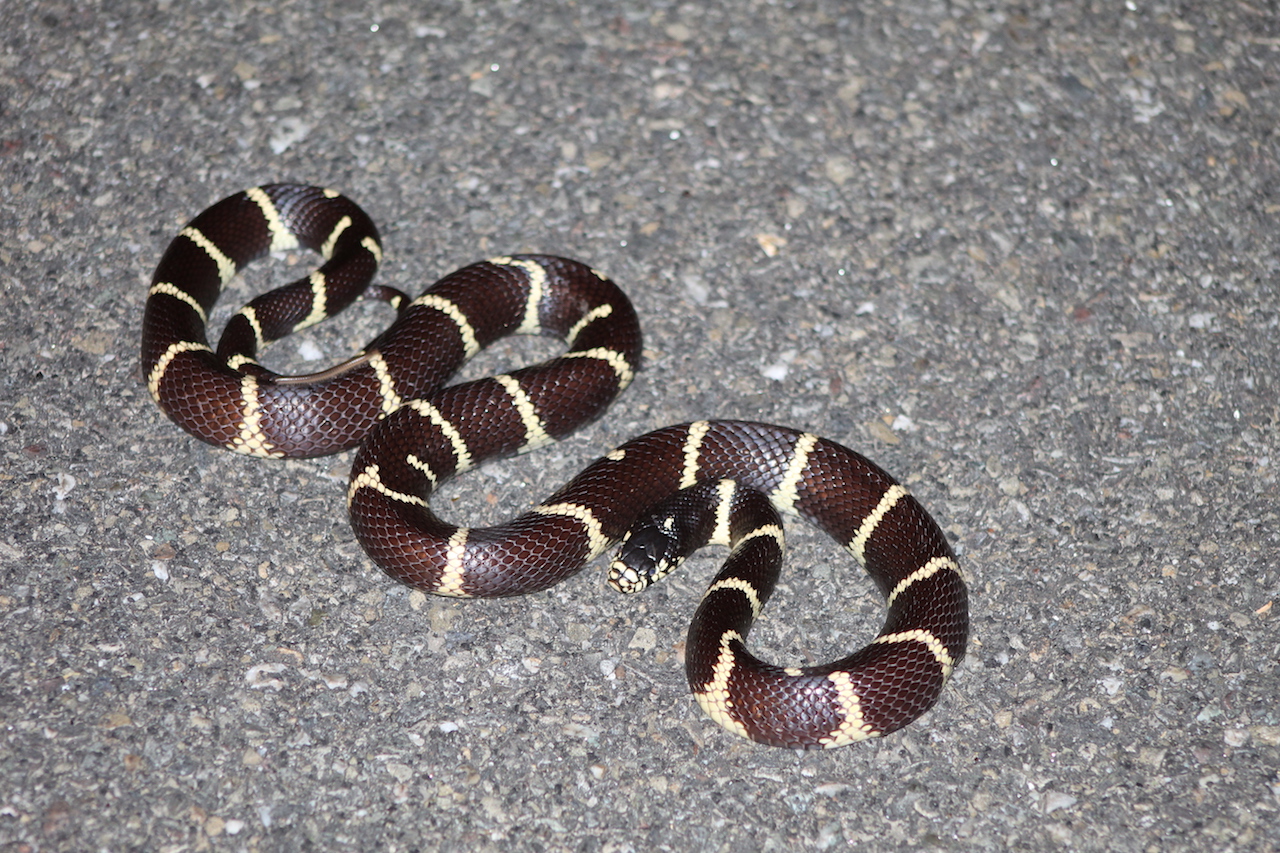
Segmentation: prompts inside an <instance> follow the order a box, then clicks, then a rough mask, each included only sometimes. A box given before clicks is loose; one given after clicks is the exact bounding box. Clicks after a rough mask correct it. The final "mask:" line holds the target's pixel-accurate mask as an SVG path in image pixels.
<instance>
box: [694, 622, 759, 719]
mask: <svg viewBox="0 0 1280 853" xmlns="http://www.w3.org/2000/svg"><path fill="white" fill-rule="evenodd" d="M734 640H737V641H739V642H741V641H742V635H741V634H739V633H738V632H737V631H725V632H724V634H722V635H721V637H720V656H719V657H718V658H716V665H715V667H714V668H713V669H712V674H711V681H710V682H708V683H707V684H706V685H705V686H703V685H697V686H695V687H694V691H693V696H694V698H695V699H697V700H698V704H699V705H701V706H702V710H704V711H706V712H707V716H709V717H710V718H711V719H713V720H715V721H716V722H717V723H719V724H720V725H722V726H724V727H725V728H726V729H728V730H729V731H731V732H733V733H734V734H736V735H741V736H742V737H747V727H746V726H744V725H743V724H742V723H740V722H738V719H737V717H736V715H735V713H734V710H733V701H732V700H731V699H729V678H730V676H732V675H733V667H734V664H735V659H734V655H733V650H732V649H730V648H729V643H731V642H732V641H734Z"/></svg>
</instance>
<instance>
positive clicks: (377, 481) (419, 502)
mask: <svg viewBox="0 0 1280 853" xmlns="http://www.w3.org/2000/svg"><path fill="white" fill-rule="evenodd" d="M361 489H373V490H374V491H375V492H378V493H379V494H382V495H385V496H386V497H389V498H391V500H393V501H399V502H400V503H406V504H413V505H414V506H426V505H427V502H426V501H424V500H423V499H422V498H420V497H418V496H417V495H408V494H405V493H404V492H397V491H394V490H392V489H389V488H387V486H385V485H383V482H382V478H381V477H380V476H379V475H378V466H377V465H367V466H365V469H364V470H363V471H361V472H360V473H359V474H356V475H355V476H354V477H352V478H351V485H349V486H348V487H347V506H351V501H352V500H354V499H355V496H356V492H358V491H360V490H361Z"/></svg>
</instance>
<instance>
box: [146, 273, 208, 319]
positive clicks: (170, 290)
mask: <svg viewBox="0 0 1280 853" xmlns="http://www.w3.org/2000/svg"><path fill="white" fill-rule="evenodd" d="M157 293H163V294H164V295H165V296H172V297H173V298H174V299H177V300H179V301H180V302H185V303H187V305H190V306H191V310H192V311H195V312H196V314H198V315H199V316H200V322H201V323H207V322H209V318H208V317H207V316H206V315H205V313H204V308H202V307H201V306H200V303H199V302H196V300H195V298H194V297H193V296H192V295H191V294H190V293H187V292H186V291H185V290H183V289H182V288H180V287H177V286H176V285H173V284H170V283H169V282H167V281H157V282H156V283H155V284H153V285H151V289H150V290H148V291H147V296H154V295H155V294H157Z"/></svg>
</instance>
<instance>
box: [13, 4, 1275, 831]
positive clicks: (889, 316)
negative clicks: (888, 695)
mask: <svg viewBox="0 0 1280 853" xmlns="http://www.w3.org/2000/svg"><path fill="white" fill-rule="evenodd" d="M1028 9H1034V11H1027V10H1028ZM1210 10H1212V11H1210ZM0 34H3V35H2V36H0V39H2V40H3V42H2V43H3V48H2V49H0V288H3V294H4V297H3V306H4V310H5V312H6V313H5V316H6V319H5V321H4V323H3V330H2V331H0V368H2V369H0V453H2V455H3V465H2V466H0V500H2V504H0V506H2V507H3V512H4V527H3V532H2V533H0V624H2V625H3V626H4V634H3V637H2V638H0V737H2V740H0V850H3V851H52V850H68V851H70V850H75V851H84V850H112V851H124V850H148V851H151V850H155V851H188V850H192V851H197V850H247V851H274V850H375V849H377V850H393V851H410V850H422V851H427V850H466V851H473V850H548V851H559V850H572V851H612V852H613V853H621V851H630V850H636V851H640V850H673V851H688V850H706V851H740V850H788V851H790V850H808V849H845V848H851V847H854V846H857V848H858V849H860V850H871V851H875V850H900V849H922V848H929V849H979V850H998V851H1005V850H1032V849H1037V850H1038V849H1051V848H1055V847H1061V848H1064V849H1079V850H1101V849H1107V850H1118V851H1148V850H1152V851H1154V850H1174V851H1178V850H1188V851H1191V850H1196V851H1199V850H1209V849H1212V850H1215V851H1232V850H1240V851H1244V850H1250V851H1253V850H1260V851H1265V850H1275V849H1277V847H1278V846H1280V815H1277V810H1278V809H1280V776H1278V775H1277V773H1278V767H1280V710H1278V708H1277V706H1278V704H1280V703H1278V701H1277V694H1278V693H1280V677H1278V674H1277V668H1278V667H1280V632H1277V628H1276V624H1277V623H1276V619H1277V613H1276V609H1275V608H1274V607H1273V602H1274V600H1275V599H1276V598H1277V597H1278V596H1280V569H1278V568H1277V565H1276V563H1277V561H1276V548H1277V545H1278V544H1280V534H1278V533H1277V522H1278V521H1280V511H1278V507H1280V501H1278V500H1277V494H1278V490H1277V480H1276V466H1277V464H1278V463H1280V459H1278V455H1277V453H1276V450H1277V440H1276V429H1277V422H1278V420H1280V416H1278V404H1277V396H1278V395H1277V380H1276V377H1277V375H1280V356H1278V354H1277V326H1278V323H1280V320H1278V317H1280V295H1278V290H1280V270H1278V263H1277V257H1278V256H1277V249H1278V248H1280V240H1278V239H1277V224H1278V223H1280V169H1278V167H1277V158H1278V156H1280V138H1278V137H1277V131H1276V128H1277V126H1278V124H1280V109H1278V107H1280V104H1278V99H1277V89H1276V87H1277V76H1278V75H1277V69H1278V68H1280V15H1278V14H1277V12H1276V9H1275V6H1274V4H1273V3H1270V2H1268V0H1248V2H1242V1H1241V0H1224V2H1220V3H1201V4H1194V3H1168V2H1148V0H1133V2H1120V0H1116V2H1100V0H1094V2H1079V3H1076V2H1057V3H1048V4H1030V5H1027V4H1023V5H1022V6H1015V7H1008V8H1004V7H1003V6H1002V4H998V3H977V2H971V0H950V2H929V0H905V2H904V0H873V2H866V3H845V2H836V0H806V1H805V2H800V3H792V4H785V5H784V4H782V3H772V2H745V0H744V2H742V3H724V4H689V5H675V4H672V3H667V2H650V3H645V4H635V3H623V4H614V3H605V2H599V0H581V2H577V3H572V2H569V3H536V2H532V0H526V2H502V3H480V2H457V3H453V2H448V3H438V4H437V3H433V4H415V3H407V2H386V3H374V4H350V3H337V2H321V0H296V2H280V3H276V4H271V5H263V4H253V3H236V4H228V3H221V2H216V3H215V2H195V3H185V2H184V3H178V2H166V0H158V2H148V3H103V2H96V3H95V2H89V3H81V2H54V0H34V2H27V3H19V2H11V3H5V4H3V5H0ZM271 180H294V181H305V182H311V183H320V184H325V185H328V186H332V187H336V188H339V189H341V190H343V191H344V192H346V193H348V194H349V195H351V196H352V197H353V198H355V199H356V200H357V201H359V202H360V203H362V204H363V205H364V206H365V207H366V208H367V209H368V210H369V212H370V213H371V215H372V216H373V217H374V219H375V220H376V221H377V222H378V223H379V225H380V227H381V228H382V231H383V236H384V238H385V244H386V251H387V263H386V264H385V265H384V267H383V271H382V273H381V276H382V279H381V280H383V281H385V282H387V283H390V284H395V285H397V286H400V287H402V288H405V289H409V290H417V289H419V287H420V286H423V285H425V284H427V283H429V282H430V281H432V280H434V279H435V278H436V277H438V276H440V275H442V274H444V273H445V272H448V271H449V270H452V269H454V268H456V267H458V266H461V265H463V264H465V263H468V262H470V261H472V260H476V259H478V258H482V257H485V256H487V255H491V254H495V253H505V252H511V251H517V250H525V249H532V250H540V251H548V252H556V253H560V254H567V255H570V256H574V257H578V258H582V259H584V260H587V261H589V262H590V263H592V264H593V265H595V266H597V267H599V268H601V269H604V270H607V271H608V272H609V273H610V274H611V275H612V276H613V277H614V278H615V279H616V280H617V281H618V282H619V283H620V284H621V285H622V286H623V287H624V288H625V289H626V290H627V291H628V292H629V293H630V294H631V296H632V298H633V299H634V301H635V303H636V306H637V310H638V311H639V313H640V316H641V318H642V322H643V323H644V326H645V329H646V334H647V340H646V347H647V353H646V355H647V367H646V370H645V371H644V372H643V373H642V374H641V375H640V377H639V378H638V379H637V381H636V383H635V384H634V385H633V386H632V388H631V389H629V390H628V391H627V393H626V394H625V395H624V397H623V398H622V399H621V400H620V401H619V402H618V403H617V404H616V405H615V407H614V408H613V409H612V410H611V412H610V413H609V415H607V416H606V417H605V418H604V419H603V420H602V421H601V422H599V423H598V424H596V425H594V426H592V427H591V428H589V429H586V430H584V431H582V432H581V433H580V434H579V435H578V436H576V437H574V438H573V439H571V440H569V441H567V442H565V443H564V444H563V445H560V446H557V447H554V448H549V449H546V450H543V451H541V452H539V453H538V454H536V455H535V456H533V457H528V458H524V459H520V460H515V461H510V462H503V463H500V464H495V465H490V466H486V467H485V468H484V469H482V470H481V471H478V472H475V473H473V474H471V475H468V476H467V477H464V478H462V479H461V480H460V481H458V482H457V483H456V484H455V485H453V486H451V487H450V489H449V490H448V492H447V494H446V495H445V496H444V498H443V500H442V502H441V505H442V506H444V507H446V511H447V514H449V515H450V516H451V517H453V518H456V519H459V520H466V521H468V522H470V523H481V522H484V521H486V520H492V519H496V518H500V517H503V516H505V515H507V514H509V513H512V512H515V511H517V510H518V509H520V508H521V507H524V506H527V505H528V504H529V503H531V502H533V501H536V500H538V499H540V498H541V497H543V496H544V495H546V494H547V493H549V492H550V491H551V490H553V489H554V488H555V487H557V486H558V485H559V484H560V483H562V482H563V481H564V480H565V479H566V478H567V477H568V476H570V475H571V474H572V473H574V472H575V471H576V470H578V469H579V468H580V467H581V466H583V465H584V464H585V463H586V462H587V461H589V460H590V459H592V458H594V457H595V456H597V455H599V454H600V453H602V452H604V451H605V450H606V449H608V448H609V447H611V446H613V445H614V444H616V443H619V442H621V441H623V440H625V439H626V438H628V437H630V436H632V435H634V434H636V433H639V432H642V431H645V430H648V429H652V428H655V427H658V426H662V425H665V424H667V423H672V422H677V421H681V420H686V419H690V418H696V417H704V416H721V417H751V418H758V419H766V420H773V421H778V422H781V423H787V424H791V425H794V426H798V427H802V428H804V429H808V430H812V431H815V432H818V433H821V434H823V435H827V436H830V437H831V438H834V439H836V440H839V441H842V442H845V443H847V444H850V445H852V446H854V447H857V448H859V449H861V450H864V451H865V452H867V453H868V454H869V455H871V456H872V457H874V458H876V459H877V460H878V461H880V462H881V463H882V464H883V465H884V466H885V467H887V468H888V469H889V470H891V471H893V472H894V473H896V474H897V475H898V476H899V477H901V478H903V479H905V480H906V481H907V482H908V483H909V484H910V486H911V488H912V490H913V491H914V492H915V494H917V495H918V496H919V497H920V498H921V500H922V501H923V502H924V503H925V504H926V505H927V506H928V507H929V508H930V509H931V511H932V512H933V513H934V514H935V515H936V516H937V518H938V519H939V520H940V522H941V524H942V525H943V527H944V528H945V529H946V530H947V531H948V532H949V533H951V534H952V535H953V536H954V540H955V544H956V547H957V550H958V551H959V552H960V555H961V558H962V562H963V566H964V569H965V571H966V573H967V576H968V577H969V579H970V581H971V593H972V599H973V627H974V633H973V642H972V648H971V653H970V655H969V657H968V658H967V659H966V661H965V662H964V664H963V665H962V666H961V667H960V669H959V671H958V673H957V675H956V678H955V679H954V680H953V682H952V684H951V686H950V687H949V688H948V689H947V691H946V693H945V694H944V696H943V698H942V701H941V702H940V704H939V705H938V707H937V708H935V709H934V711H932V712H931V713H930V714H928V715H927V716H926V717H925V718H923V719H922V720H920V721H919V722H918V723H917V724H915V725H914V726H912V727H910V728H909V729H907V730H905V731H904V732H902V733H899V734H897V735H895V736H892V737H890V738H887V739H884V740H881V741H874V742H871V743H867V744H862V745H857V746H853V747H849V748H845V749H841V750H837V751H835V752H832V753H821V754H813V753H807V754H796V753H794V752H788V751H782V750H771V749H767V748H763V747H757V746H754V745H751V744H749V743H747V742H744V741H740V740H738V739H736V738H734V737H732V736H731V735H729V734H727V733H725V732H723V731H721V730H719V729H718V728H717V727H715V726H714V725H713V724H712V723H711V722H710V721H708V720H707V719H705V718H704V717H703V716H702V715H701V713H700V712H699V710H698V708H697V706H696V704H695V703H694V701H693V699H692V698H691V697H690V696H689V694H688V690H687V687H686V685H685V684H684V676H683V671H682V667H681V662H680V654H681V644H682V642H683V635H684V630H685V626H686V624H687V621H688V618H689V616H690V614H691V613H692V610H693V607H694V605H695V603H696V600H697V597H698V595H699V591H700V589H701V588H702V587H703V585H704V584H705V582H706V580H707V579H708V578H709V576H710V574H711V573H712V571H713V567H714V560H715V555H710V556H707V557H705V558H699V559H698V560H696V561H694V564H693V565H692V566H691V567H689V569H688V570H686V571H685V572H684V573H682V574H681V575H679V576H677V577H674V578H671V579H669V580H668V581H667V582H664V584H662V585H661V586H660V587H659V588H656V589H654V590H651V591H650V592H648V593H646V594H645V595H644V596H643V597H641V598H640V599H639V600H637V601H632V600H627V599H624V598H622V597H620V596H617V595H615V594H613V593H612V592H611V591H609V590H608V589H607V587H605V585H604V583H603V579H602V574H603V573H602V572H601V571H600V570H599V569H598V568H596V569H592V570H590V571H587V572H584V573H583V574H582V575H581V576H580V577H578V578H576V579H574V580H572V581H570V582H568V583H566V584H564V585H562V586H561V587H559V588H557V589H555V590H553V591H551V592H548V593H544V594H540V595H535V596H531V597H528V598H526V599H518V600H511V601H499V602H455V601H447V600H437V599H429V598H426V597H423V596H420V595H417V594H410V593H409V592H408V591H406V590H405V589H402V588H400V587H398V586H396V585H395V584H394V583H392V582H390V581H388V580H387V579H385V578H384V577H382V576H381V575H380V574H379V573H378V572H377V571H376V570H375V569H374V568H373V567H372V566H371V564H370V563H369V561H368V560H367V559H365V557H364V556H363V554H362V553H361V551H360V549H359V547H358V546H357V545H356V544H355V542H354V541H353V539H352V536H351V533H350V531H349V529H348V527H347V523H346V520H345V514H344V511H343V493H344V487H345V479H346V472H347V467H348V465H349V463H350V455H349V454H347V455H344V456H339V457H335V458H332V459H326V460H319V461H311V462H289V463H273V464H267V463H263V462H259V461H255V460H249V459H243V458H239V457H236V456H233V455H232V454H229V453H225V452H219V451H216V450H213V449H211V448H208V447H206V446H204V445H202V444H200V443H198V442H196V441H194V440H192V439H190V438H188V437H187V436H186V435H185V434H183V433H181V432H180V431H179V430H177V429H176V428H175V427H174V426H173V425H172V424H170V423H169V422H168V421H166V420H165V419H164V417H163V416H162V414H161V413H160V412H159V410H158V409H157V407H156V406H155V405H154V404H153V403H152V402H151V401H150V399H148V397H147V394H146V391H145V389H144V388H143V386H142V385H141V384H140V375H139V373H140V371H139V368H138V365H137V354H136V352H137V337H138V327H139V321H140V318H141V314H142V304H143V299H144V294H145V290H146V282H147V280H148V278H149V275H150V272H151V269H152V267H153V266H154V264H155V263H156V261H157V260H158V259H159V256H160V253H161V252H162V251H163V249H164V246H165V245H166V243H167V241H168V240H169V238H170V237H171V236H172V235H173V234H174V233H175V232H176V230H177V229H178V228H179V227H180V226H181V224H182V223H183V222H185V221H186V220H187V219H189V218H191V217H192V216H194V215H195V214H196V213H198V212H199V211H200V210H201V209H203V208H204V207H205V206H207V205H208V204H210V203H212V202H213V201H215V200H217V199H219V198H221V197H223V196H225V195H228V194H230V193H231V192H234V191H236V190H238V189H241V188H243V187H246V186H251V185H253V184H256V183H260V182H265V181H271ZM298 260H299V261H300V262H305V261H306V260H307V259H306V258H300V259H298ZM287 264H288V259H285V260H277V261H274V262H269V263H266V264H264V265H263V266H262V267H261V268H260V269H255V270H254V271H252V272H251V274H250V275H249V276H248V277H247V279H248V280H247V282H246V283H245V284H243V285H241V286H238V287H237V288H234V289H233V293H232V294H231V295H230V296H229V298H228V300H227V302H228V305H227V307H226V308H225V309H224V311H223V314H222V316H225V315H226V312H228V311H230V310H231V309H232V308H233V307H235V306H238V305H239V304H241V303H242V302H243V301H245V299H246V298H247V294H249V293H250V292H252V291H253V290H255V289H261V288H263V287H266V286H269V283H270V282H272V281H277V282H278V281H280V280H282V279H283V276H284V275H285V273H286V269H285V267H286V265H287ZM352 314H353V316H352V317H351V318H350V319H349V320H347V319H344V320H340V321H338V322H336V323H334V324H332V325H333V328H326V329H321V330H318V331H315V332H313V333H308V336H307V337H306V338H305V339H304V340H301V341H296V342H286V343H283V344H280V345H278V346H277V347H276V349H275V350H274V351H273V353H272V354H271V356H272V358H273V359H274V361H273V363H274V364H276V365H279V366H285V367H288V366H290V365H292V366H294V367H300V368H301V369H304V370H311V369H316V365H318V364H323V363H324V362H308V361H306V356H307V355H309V354H314V353H316V352H319V353H323V354H324V356H325V357H326V358H327V359H329V360H336V359H339V358H341V357H343V356H345V355H346V354H347V353H348V352H350V351H351V350H352V349H353V348H357V347H359V346H360V345H361V344H362V343H363V342H364V341H365V340H367V339H368V338H369V337H370V336H372V335H373V334H374V333H375V330H376V329H377V328H378V327H379V325H380V324H381V323H383V322H385V320H386V309H384V308H378V307H369V306H362V307H360V308H358V309H357V310H354V311H353V312H352ZM552 351H554V350H553V349H552V348H551V347H549V346H548V345H546V344H544V343H541V342H533V343H529V342H517V343H516V344H513V345H510V346H503V347H500V348H499V352H497V353H495V354H492V355H486V356H485V357H484V358H483V361H484V364H483V365H482V366H477V367H475V368H474V369H475V370H477V371H480V370H485V371H487V370H492V369H501V367H500V366H501V365H504V364H510V363H511V362H512V361H513V360H514V361H515V362H517V363H518V362H520V361H522V360H526V359H529V358H534V357H539V356H541V355H543V354H545V353H548V352H552ZM789 533H790V536H791V538H790V543H791V549H790V551H791V553H790V563H789V566H788V569H787V574H786V575H785V578H784V583H783V587H782V590H781V592H780V593H779V595H778V596H777V597H776V598H775V600H774V601H773V602H771V604H770V606H769V608H768V610H767V612H766V617H765V619H764V621H763V623H762V624H761V625H760V627H759V628H758V629H757V632H756V634H755V635H753V644H754V646H755V647H756V649H757V650H758V651H759V652H760V653H761V654H763V655H766V656H768V657H771V658H773V659H775V660H778V661H780V662H786V661H805V660H821V659H829V658H831V657H834V656H837V655H840V654H843V653H844V652H846V651H848V650H850V649H851V648H853V647H856V646H857V645H860V644H861V643H863V642H865V641H866V640H867V639H869V638H870V637H871V636H872V635H873V634H874V633H875V630H876V628H877V627H878V620H879V609H880V605H879V602H878V601H877V600H876V598H875V595H874V591H873V589H872V588H871V585H870V584H869V583H867V582H865V580H863V579H862V578H861V577H859V573H858V571H857V570H856V568H855V567H854V566H852V565H851V564H850V563H849V561H848V560H847V559H846V558H845V557H843V555H841V553H840V552H839V551H838V550H837V549H836V548H835V546H834V545H832V544H831V543H829V542H827V541H825V540H824V539H822V538H821V537H819V536H817V535H816V534H813V533H811V532H810V531H808V530H806V529H805V528H803V527H797V526H794V525H793V526H792V527H791V528H790V530H789Z"/></svg>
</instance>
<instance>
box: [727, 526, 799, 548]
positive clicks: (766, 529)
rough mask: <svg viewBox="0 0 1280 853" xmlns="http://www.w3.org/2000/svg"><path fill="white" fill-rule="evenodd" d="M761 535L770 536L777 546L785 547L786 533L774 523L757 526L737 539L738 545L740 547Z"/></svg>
mask: <svg viewBox="0 0 1280 853" xmlns="http://www.w3.org/2000/svg"><path fill="white" fill-rule="evenodd" d="M761 536H769V537H771V538H772V539H773V541H774V542H777V543H778V547H779V548H785V547H786V541H787V540H786V535H785V534H784V533H783V532H782V528H781V527H779V526H778V525H776V524H765V525H762V526H760V527H757V528H756V529H755V530H753V531H751V532H750V533H748V534H747V535H746V536H743V537H742V538H741V539H739V540H738V547H742V545H743V544H745V543H747V542H750V541H751V540H752V539H756V538H759V537H761Z"/></svg>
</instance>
